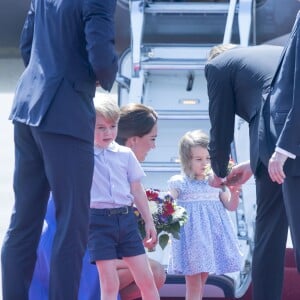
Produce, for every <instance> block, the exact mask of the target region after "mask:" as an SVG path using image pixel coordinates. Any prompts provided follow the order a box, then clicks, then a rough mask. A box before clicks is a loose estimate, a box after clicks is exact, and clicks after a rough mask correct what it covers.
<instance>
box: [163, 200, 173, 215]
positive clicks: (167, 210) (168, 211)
mask: <svg viewBox="0 0 300 300" xmlns="http://www.w3.org/2000/svg"><path fill="white" fill-rule="evenodd" d="M174 212H175V208H174V205H173V203H172V202H171V201H166V202H165V203H164V211H163V216H164V217H167V216H171V215H172V214H173V213H174Z"/></svg>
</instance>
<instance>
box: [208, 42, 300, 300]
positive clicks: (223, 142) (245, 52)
mask: <svg viewBox="0 0 300 300" xmlns="http://www.w3.org/2000/svg"><path fill="white" fill-rule="evenodd" d="M222 47H224V46H222ZM221 50H222V49H221ZM223 50H224V49H223ZM282 50H283V48H282V47H277V46H267V45H262V46H252V47H235V48H232V49H230V50H227V51H224V52H223V51H219V52H223V53H222V54H220V55H218V56H216V57H215V58H213V59H212V60H210V61H209V62H208V63H207V65H206V67H205V75H206V79H207V87H208V96H209V115H210V120H211V131H210V137H211V141H210V144H209V152H210V156H211V164H212V168H213V171H214V173H215V174H216V175H215V177H214V178H213V180H212V184H213V185H215V186H218V185H220V184H221V183H222V181H224V180H225V177H226V176H227V175H228V174H227V165H228V160H229V156H230V149H231V148H230V144H231V142H232V141H233V138H234V123H235V115H238V116H239V117H241V118H242V119H244V120H245V121H246V122H247V123H249V138H250V164H249V163H244V164H241V165H238V166H236V167H234V168H233V171H232V173H231V174H229V175H228V177H227V178H228V179H229V180H236V182H235V184H242V183H244V182H245V181H246V180H247V179H249V177H250V175H251V174H252V173H254V175H255V182H256V202H257V212H256V225H255V238H254V244H255V245H254V253H253V260H252V266H253V269H252V286H253V299H254V300H280V299H281V293H282V282H283V271H284V255H285V247H286V239H287V220H286V217H285V213H284V205H283V202H282V201H279V200H280V195H281V186H280V185H279V184H277V183H274V182H272V180H271V179H270V177H269V175H268V170H267V164H263V161H262V159H261V157H260V155H259V152H260V149H259V140H258V132H259V120H260V110H261V106H262V102H263V101H262V93H263V90H264V89H266V88H268V87H269V86H270V84H271V81H272V78H273V76H274V74H275V71H276V67H277V64H278V62H279V60H280V56H281V53H282ZM217 52H218V51H217ZM250 165H251V169H250ZM299 172H300V169H299ZM236 175H238V177H234V176H236Z"/></svg>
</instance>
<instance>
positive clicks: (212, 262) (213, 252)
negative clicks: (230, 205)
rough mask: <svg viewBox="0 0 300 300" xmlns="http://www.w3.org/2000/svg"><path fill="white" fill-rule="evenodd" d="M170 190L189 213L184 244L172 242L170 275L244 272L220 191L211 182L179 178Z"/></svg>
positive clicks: (170, 182) (171, 180) (184, 230)
mask: <svg viewBox="0 0 300 300" xmlns="http://www.w3.org/2000/svg"><path fill="white" fill-rule="evenodd" d="M169 188H170V189H173V190H176V191H177V192H178V198H177V204H178V205H180V206H183V207H184V208H185V209H186V211H187V213H188V216H189V218H188V221H187V223H186V224H185V225H184V226H183V227H181V230H180V240H177V239H174V238H173V239H172V244H171V256H170V259H169V265H168V273H170V274H182V275H194V274H198V273H201V272H209V273H215V274H224V273H231V272H235V271H239V270H241V267H242V254H241V252H240V250H239V247H238V240H237V237H236V234H235V232H234V228H233V224H232V222H231V219H230V217H229V215H228V213H227V210H226V208H225V207H224V205H223V203H222V202H221V201H220V199H219V191H220V190H219V189H217V188H213V187H211V186H210V185H209V184H208V182H207V180H195V179H191V178H189V177H187V176H184V175H175V176H173V177H171V179H170V180H169Z"/></svg>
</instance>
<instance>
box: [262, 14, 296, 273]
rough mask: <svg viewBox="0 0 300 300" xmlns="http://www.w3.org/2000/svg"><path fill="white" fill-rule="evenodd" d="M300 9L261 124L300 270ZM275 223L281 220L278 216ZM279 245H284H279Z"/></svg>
mask: <svg viewBox="0 0 300 300" xmlns="http://www.w3.org/2000/svg"><path fill="white" fill-rule="evenodd" d="M299 83H300V12H298V15H297V18H296V21H295V24H294V27H293V30H292V32H291V34H290V37H289V40H288V42H287V45H286V47H285V49H284V52H283V55H282V57H281V60H280V63H279V65H278V68H277V71H276V75H275V76H274V78H273V81H272V84H271V87H270V90H269V92H268V93H266V95H265V97H264V98H265V99H266V100H265V102H264V105H263V109H262V115H261V116H262V118H261V123H260V136H259V142H260V144H259V146H260V149H261V157H262V160H263V161H264V163H265V164H266V165H267V166H268V172H269V175H270V177H271V180H272V181H273V182H275V183H277V184H278V185H280V187H281V193H280V194H279V195H278V197H277V199H276V200H277V201H278V202H282V203H283V204H284V205H283V206H281V211H280V213H281V215H282V219H287V221H288V225H289V226H290V232H291V238H292V242H293V246H294V251H295V257H296V265H297V269H298V272H300V219H299V212H300V201H299V195H300V85H299ZM273 222H280V220H277V219H275V220H274V221H273ZM277 247H283V245H281V244H280V245H278V246H277Z"/></svg>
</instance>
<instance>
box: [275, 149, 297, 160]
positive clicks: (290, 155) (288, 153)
mask: <svg viewBox="0 0 300 300" xmlns="http://www.w3.org/2000/svg"><path fill="white" fill-rule="evenodd" d="M275 151H276V152H278V153H281V154H283V155H286V156H287V157H289V158H292V159H295V158H296V155H295V154H293V153H291V152H288V151H286V150H284V149H282V148H279V147H276V148H275Z"/></svg>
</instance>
